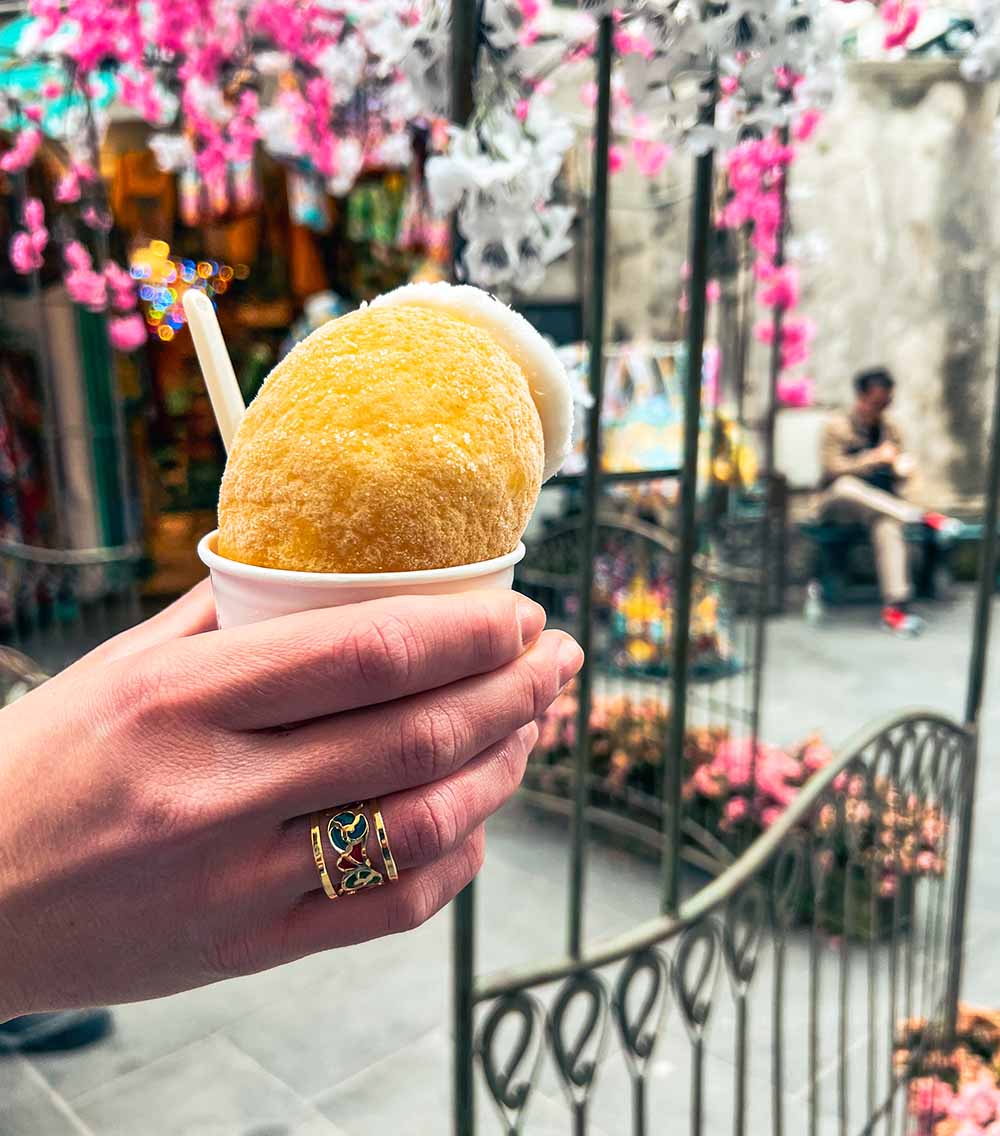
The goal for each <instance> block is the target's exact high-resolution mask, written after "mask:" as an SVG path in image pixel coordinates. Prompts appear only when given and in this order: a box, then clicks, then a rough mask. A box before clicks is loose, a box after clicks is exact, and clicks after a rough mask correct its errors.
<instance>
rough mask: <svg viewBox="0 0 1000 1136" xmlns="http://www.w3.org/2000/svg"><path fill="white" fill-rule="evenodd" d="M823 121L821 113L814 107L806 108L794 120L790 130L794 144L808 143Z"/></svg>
mask: <svg viewBox="0 0 1000 1136" xmlns="http://www.w3.org/2000/svg"><path fill="white" fill-rule="evenodd" d="M822 121H823V112H822V111H819V110H817V109H816V108H815V107H807V108H806V109H805V110H804V111H803V112H802V113H801V114H800V115H799V117H798V118H797V119H796V122H795V125H794V127H793V128H792V136H793V137H794V138H795V141H796V142H808V141H809V139H810V138H812V136H813V134H815V133H816V128H817V127H818V126H819V124H820V123H821V122H822Z"/></svg>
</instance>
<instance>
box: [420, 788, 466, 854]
mask: <svg viewBox="0 0 1000 1136" xmlns="http://www.w3.org/2000/svg"><path fill="white" fill-rule="evenodd" d="M458 832H459V818H458V802H457V800H456V793H455V791H454V789H451V788H450V787H449V786H447V785H437V786H435V787H434V788H432V789H430V790H429V791H428V792H427V793H426V794H425V795H423V796H422V797H421V798H420V800H419V801H418V802H417V803H416V806H415V808H414V815H413V819H412V831H411V839H412V841H413V846H412V850H411V853H412V856H413V858H414V861H415V862H416V863H419V864H429V863H431V862H432V861H434V860H437V859H439V858H440V857H441V856H442V855H444V853H445V852H447V851H448V849H449V848H451V847H452V846H453V845H454V843H455V841H456V840H457V839H458Z"/></svg>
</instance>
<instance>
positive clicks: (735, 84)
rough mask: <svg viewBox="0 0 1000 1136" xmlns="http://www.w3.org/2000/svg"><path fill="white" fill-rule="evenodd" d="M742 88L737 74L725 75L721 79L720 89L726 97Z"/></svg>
mask: <svg viewBox="0 0 1000 1136" xmlns="http://www.w3.org/2000/svg"><path fill="white" fill-rule="evenodd" d="M739 89H740V81H739V79H737V78H736V76H735V75H723V76H722V78H721V79H720V80H719V90H721V91H722V93H723V95H724V96H725V97H726V98H729V97H731V96H732V95H735V94H736V92H737V91H738V90H739Z"/></svg>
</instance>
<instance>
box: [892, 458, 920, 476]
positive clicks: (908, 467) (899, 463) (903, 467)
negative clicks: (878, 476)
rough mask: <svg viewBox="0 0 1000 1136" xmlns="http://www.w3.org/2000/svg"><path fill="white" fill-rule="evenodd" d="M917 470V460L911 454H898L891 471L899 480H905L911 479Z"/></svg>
mask: <svg viewBox="0 0 1000 1136" xmlns="http://www.w3.org/2000/svg"><path fill="white" fill-rule="evenodd" d="M916 469H917V459H916V458H915V457H914V456H913V454H900V455H899V457H898V458H896V461H895V462H894V463H893V467H892V471H893V473H895V475H896V476H897V477H899V478H902V479H903V480H905V479H906V478H908V477H912V476H913V474H914V473H915V472H916Z"/></svg>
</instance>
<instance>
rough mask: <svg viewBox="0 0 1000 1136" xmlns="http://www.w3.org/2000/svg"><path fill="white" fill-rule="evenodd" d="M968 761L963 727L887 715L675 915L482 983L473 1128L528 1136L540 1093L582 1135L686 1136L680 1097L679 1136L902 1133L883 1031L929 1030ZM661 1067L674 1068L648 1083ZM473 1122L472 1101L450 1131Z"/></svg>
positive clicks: (943, 989) (952, 937) (471, 1058)
mask: <svg viewBox="0 0 1000 1136" xmlns="http://www.w3.org/2000/svg"><path fill="white" fill-rule="evenodd" d="M971 761H972V749H971V735H970V734H969V733H968V731H966V730H965V729H964V728H963V727H961V726H959V725H957V724H955V723H953V722H951V721H949V720H948V719H947V718H944V717H942V716H940V715H938V714H935V713H931V712H926V711H913V712H910V713H908V714H904V715H900V716H899V717H898V718H895V719H893V720H891V721H889V722H887V723H885V724H884V725H882V726H880V727H878V728H876V729H874V730H872V731H869V732H868V733H867V734H866V735H864V736H862V737H860V738H859V739H858V740H856V741H855V742H853V743H852V744H850V745H849V746H847V747H846V748H845V749H844V750H843V751H842V752H841V754H840V755H839V756H838V758H837V759H836V760H835V761H833V762H832V763H831V764H830V765H829V766H828V767H827V768H826V769H825V770H823V771H822V772H821V773H820V774H818V775H817V776H816V777H815V778H814V779H813V780H812V781H810V783H809V784H808V785H807V786H806V788H805V789H804V790H803V791H802V792H801V794H800V795H799V797H798V799H797V800H796V801H795V803H794V804H793V805H792V806H791V807H790V808H789V809H788V810H787V811H786V812H785V813H784V815H783V816H782V817H781V818H780V820H778V821H777V822H776V823H775V824H774V825H773V827H772V828H771V829H770V830H769V831H767V832H766V833H765V834H764V835H762V836H761V837H759V838H758V839H757V840H756V841H755V842H754V844H753V845H752V846H751V847H750V848H749V849H747V851H746V852H745V853H744V854H743V855H742V856H741V857H740V858H739V859H738V860H737V861H736V862H735V863H733V864H732V865H731V866H730V867H728V868H727V869H726V870H725V871H723V872H722V873H721V874H720V875H719V876H718V877H717V878H716V879H715V880H714V881H713V882H711V883H710V884H708V885H707V886H705V887H703V888H701V889H700V890H698V891H697V892H696V893H695V894H694V895H693V896H692V897H691V898H690V899H688V900H686V901H684V902H683V903H681V905H680V907H679V909H678V911H677V914H676V915H671V916H662V917H659V918H655V919H652V920H650V921H649V922H648V923H645V924H643V925H641V926H638V927H636V928H635V929H633V930H632V931H631V932H629V933H628V934H627V935H623V936H621V937H619V938H617V939H614V940H610V941H608V942H605V943H600V944H598V945H596V946H594V947H591V948H588V949H587V950H585V951H584V952H582V953H581V955H580V957H578V958H561V959H554V960H552V961H551V962H549V963H545V964H539V965H536V966H533V967H528V968H525V969H523V970H517V971H510V972H504V973H499V974H493V975H489V976H486V977H481V978H478V979H476V980H475V982H474V984H473V986H472V989H471V998H470V1001H471V1003H472V1004H473V1005H474V1006H475V1011H474V1013H475V1015H476V1029H475V1041H474V1046H473V1047H472V1048H471V1049H470V1051H469V1052H467V1053H458V1054H456V1060H457V1061H459V1062H464V1063H466V1064H467V1066H468V1069H467V1071H466V1077H465V1078H463V1079H462V1083H465V1082H466V1081H467V1082H468V1083H470V1084H471V1083H472V1080H473V1077H472V1066H473V1065H474V1064H476V1065H478V1067H479V1072H480V1085H481V1092H482V1097H484V1098H485V1099H486V1100H488V1101H490V1102H491V1103H492V1104H493V1105H494V1106H495V1108H496V1112H497V1115H498V1117H499V1119H500V1126H499V1128H496V1127H493V1126H491V1125H489V1124H486V1125H484V1126H483V1130H484V1131H503V1132H505V1133H508V1134H515V1133H520V1132H530V1131H531V1124H530V1120H531V1108H532V1103H533V1099H534V1098H535V1096H536V1095H537V1094H541V1093H543V1090H542V1089H541V1088H540V1085H544V1084H545V1082H546V1081H547V1082H548V1084H547V1086H546V1087H547V1088H548V1090H549V1094H548V1095H549V1096H550V1097H551V1095H552V1094H558V1093H559V1092H560V1090H561V1094H562V1095H563V1096H564V1098H565V1107H566V1109H567V1110H568V1112H569V1115H570V1116H571V1117H572V1125H571V1129H570V1130H571V1131H574V1132H577V1133H583V1132H587V1131H591V1130H594V1131H601V1132H606V1133H616V1134H617V1133H624V1132H626V1131H631V1132H633V1133H635V1134H636V1136H640V1134H642V1133H646V1132H651V1131H654V1130H664V1123H665V1122H666V1127H667V1128H668V1129H669V1127H670V1122H671V1120H673V1121H677V1122H678V1123H677V1130H678V1131H683V1130H684V1126H683V1124H681V1123H680V1118H679V1116H678V1109H677V1105H678V1102H680V1101H681V1100H682V1099H683V1098H684V1097H685V1094H687V1095H688V1099H689V1104H690V1118H689V1130H690V1131H691V1132H692V1133H694V1134H700V1133H703V1132H711V1133H721V1132H729V1131H732V1132H734V1133H737V1134H742V1133H746V1132H754V1133H757V1132H764V1131H768V1132H773V1133H777V1134H780V1133H783V1132H789V1133H803V1134H804V1133H807V1132H808V1133H809V1134H810V1136H813V1134H815V1133H820V1132H827V1131H829V1132H837V1133H840V1134H844V1133H863V1132H881V1133H886V1134H892V1133H895V1132H897V1131H900V1132H901V1131H906V1119H905V1102H904V1101H903V1100H902V1099H901V1098H900V1096H899V1089H900V1087H901V1086H902V1085H903V1084H904V1083H905V1080H906V1075H907V1070H908V1067H909V1065H897V1064H896V1063H895V1061H894V1045H895V1042H896V1038H897V1025H898V1024H901V1023H904V1022H905V1021H906V1020H908V1019H913V1018H920V1019H926V1020H930V1021H940V1020H942V1011H943V1008H944V1002H945V996H946V993H947V989H948V978H949V967H950V964H951V960H952V958H953V952H954V951H955V950H956V949H957V947H956V943H957V940H956V918H955V916H956V889H955V886H954V884H955V856H956V848H957V846H958V844H957V837H958V832H959V828H960V824H961V818H962V817H963V816H965V815H966V812H965V806H966V805H967V797H968V793H969V788H970V771H971ZM755 1019H758V1020H760V1019H762V1023H763V1024H762V1026H761V1027H760V1028H754V1026H753V1024H752V1023H753V1022H754V1020H755ZM661 1055H663V1056H664V1057H665V1059H666V1060H668V1061H671V1062H672V1063H673V1068H672V1069H671V1071H670V1072H669V1074H668V1075H667V1076H654V1075H652V1073H651V1071H652V1070H653V1069H654V1067H655V1066H656V1063H657V1062H658V1061H659V1060H660V1057H661ZM918 1058H919V1054H917V1053H915V1052H911V1053H910V1054H909V1058H908V1060H909V1062H911V1063H912V1062H914V1061H916V1060H918ZM688 1076H689V1077H690V1082H689V1090H688V1083H687V1082H686V1078H687V1077H688ZM720 1078H722V1080H721V1081H720ZM604 1084H606V1086H607V1087H606V1089H604V1088H603V1085H604ZM550 1103H551V1101H550ZM474 1116H475V1102H474V1099H473V1096H472V1095H471V1094H470V1096H469V1097H468V1098H467V1099H464V1100H463V1099H460V1100H459V1101H458V1115H457V1130H458V1131H460V1132H471V1131H473V1130H474ZM654 1116H655V1121H654V1119H653V1118H654ZM591 1123H593V1129H591V1128H590V1127H589V1125H590V1124H591Z"/></svg>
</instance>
